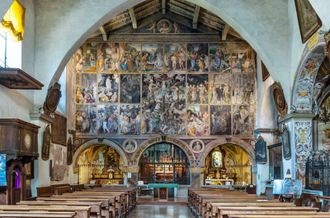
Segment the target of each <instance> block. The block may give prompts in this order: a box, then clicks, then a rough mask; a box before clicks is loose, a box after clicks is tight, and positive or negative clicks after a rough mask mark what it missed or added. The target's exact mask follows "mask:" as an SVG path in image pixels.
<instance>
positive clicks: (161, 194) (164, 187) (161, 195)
mask: <svg viewBox="0 0 330 218" xmlns="http://www.w3.org/2000/svg"><path fill="white" fill-rule="evenodd" d="M147 188H158V200H159V201H168V189H169V188H177V189H179V188H180V187H179V185H178V184H161V183H151V184H148V186H147Z"/></svg>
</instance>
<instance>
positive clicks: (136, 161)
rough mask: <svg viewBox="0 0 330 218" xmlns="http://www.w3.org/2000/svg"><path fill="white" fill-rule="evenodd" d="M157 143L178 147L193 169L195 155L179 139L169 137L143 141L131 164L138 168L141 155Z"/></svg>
mask: <svg viewBox="0 0 330 218" xmlns="http://www.w3.org/2000/svg"><path fill="white" fill-rule="evenodd" d="M158 143H171V144H174V145H176V146H178V147H180V148H181V149H182V150H183V151H184V152H185V154H186V155H187V157H188V159H189V162H190V168H193V167H194V162H195V155H194V153H193V151H192V149H191V148H190V147H189V145H188V144H187V143H185V142H184V141H182V140H180V139H176V138H172V137H169V136H158V137H154V138H151V139H148V140H147V141H144V142H143V143H142V144H141V145H139V147H138V148H137V150H136V152H135V153H134V155H133V158H132V159H133V162H134V166H135V167H138V166H139V161H140V159H141V157H142V155H143V153H144V152H145V151H146V150H147V149H148V148H149V147H150V146H152V145H154V144H158Z"/></svg>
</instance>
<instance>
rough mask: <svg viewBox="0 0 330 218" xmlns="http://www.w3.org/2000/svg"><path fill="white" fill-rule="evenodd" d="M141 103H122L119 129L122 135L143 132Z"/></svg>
mask: <svg viewBox="0 0 330 218" xmlns="http://www.w3.org/2000/svg"><path fill="white" fill-rule="evenodd" d="M140 108H141V107H140V105H120V115H119V130H120V133H121V134H122V135H140V134H141V114H140V112H141V110H140Z"/></svg>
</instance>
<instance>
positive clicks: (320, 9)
mask: <svg viewBox="0 0 330 218" xmlns="http://www.w3.org/2000/svg"><path fill="white" fill-rule="evenodd" d="M309 2H310V3H311V4H312V6H313V8H314V10H315V11H316V13H317V14H318V15H319V17H320V19H321V21H322V24H323V28H324V29H325V30H329V29H330V19H329V8H330V1H328V0H309Z"/></svg>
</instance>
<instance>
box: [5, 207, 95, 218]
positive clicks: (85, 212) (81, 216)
mask: <svg viewBox="0 0 330 218" xmlns="http://www.w3.org/2000/svg"><path fill="white" fill-rule="evenodd" d="M2 211H12V212H13V211H15V212H18V211H19V212H20V211H31V212H35V211H39V212H55V213H57V212H74V213H76V215H77V218H89V217H90V211H91V207H82V206H74V207H73V206H56V205H51V206H23V205H0V212H2Z"/></svg>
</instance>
